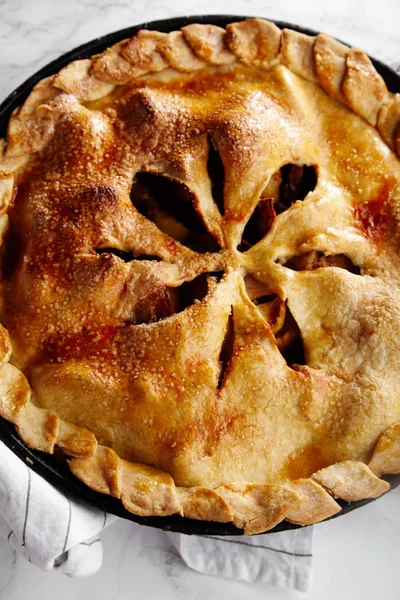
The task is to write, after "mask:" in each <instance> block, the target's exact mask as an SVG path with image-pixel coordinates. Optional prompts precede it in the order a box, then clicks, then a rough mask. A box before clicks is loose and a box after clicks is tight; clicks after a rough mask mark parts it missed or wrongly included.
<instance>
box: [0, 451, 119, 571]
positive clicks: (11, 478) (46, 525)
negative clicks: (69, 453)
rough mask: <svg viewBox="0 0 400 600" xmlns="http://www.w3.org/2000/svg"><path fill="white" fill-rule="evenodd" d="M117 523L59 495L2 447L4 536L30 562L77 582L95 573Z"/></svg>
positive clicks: (0, 523)
mask: <svg viewBox="0 0 400 600" xmlns="http://www.w3.org/2000/svg"><path fill="white" fill-rule="evenodd" d="M116 518H117V517H114V516H113V515H110V514H107V513H105V512H104V511H101V510H98V509H95V508H92V507H91V506H89V505H88V504H86V503H84V502H81V501H79V500H77V499H76V498H70V497H69V496H68V495H67V494H64V493H63V492H61V491H59V490H58V489H56V488H55V487H53V486H52V485H50V484H49V483H48V482H47V481H45V480H44V479H43V478H42V477H40V475H38V474H37V473H35V472H34V471H32V469H30V468H29V467H28V465H26V464H25V463H24V462H23V461H22V460H20V459H19V458H18V457H17V456H16V455H15V454H13V452H11V450H9V449H8V448H7V447H6V446H5V445H4V444H3V443H2V442H0V535H1V536H2V537H4V538H6V539H7V540H8V542H9V543H10V544H11V545H12V546H13V547H14V548H15V550H17V551H18V552H20V553H21V554H22V555H23V556H25V558H26V559H27V560H29V562H32V563H34V564H35V565H38V566H39V567H41V568H42V569H44V570H46V571H48V570H50V569H57V570H58V571H62V572H63V573H65V574H66V575H70V576H71V577H82V576H85V575H91V574H93V573H95V572H96V571H97V570H98V569H99V568H100V566H101V563H102V558H103V551H102V545H101V540H100V537H99V534H100V532H101V531H102V529H104V527H105V526H106V525H107V524H109V523H111V522H112V521H114V520H115V519H116Z"/></svg>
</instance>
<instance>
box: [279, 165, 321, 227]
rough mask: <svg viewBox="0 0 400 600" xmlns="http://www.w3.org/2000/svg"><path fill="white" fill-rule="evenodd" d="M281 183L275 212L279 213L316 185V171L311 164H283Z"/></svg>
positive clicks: (303, 196) (300, 198) (304, 195)
mask: <svg viewBox="0 0 400 600" xmlns="http://www.w3.org/2000/svg"><path fill="white" fill-rule="evenodd" d="M281 179H282V181H281V185H280V188H279V198H278V201H277V203H276V205H275V212H276V214H277V215H279V214H280V213H281V212H283V211H284V210H286V209H288V208H290V207H291V206H292V204H294V203H295V202H296V200H304V198H305V197H306V196H307V194H309V193H310V192H312V191H313V190H314V189H315V186H316V185H317V171H316V169H315V167H314V166H313V165H311V166H307V165H292V164H288V165H284V166H283V167H282V168H281Z"/></svg>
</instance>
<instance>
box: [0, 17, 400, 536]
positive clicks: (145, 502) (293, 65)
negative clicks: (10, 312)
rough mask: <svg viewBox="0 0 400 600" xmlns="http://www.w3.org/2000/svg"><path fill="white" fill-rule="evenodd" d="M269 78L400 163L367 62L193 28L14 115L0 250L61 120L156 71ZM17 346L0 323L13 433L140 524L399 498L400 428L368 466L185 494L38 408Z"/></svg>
mask: <svg viewBox="0 0 400 600" xmlns="http://www.w3.org/2000/svg"><path fill="white" fill-rule="evenodd" d="M236 61H238V62H242V63H243V64H246V65H250V66H255V67H258V68H263V69H269V68H272V67H274V66H276V65H278V64H283V65H285V66H286V67H287V68H289V69H290V70H291V71H293V72H294V73H296V74H297V75H299V76H300V77H303V78H305V79H308V80H310V81H314V82H319V83H320V85H321V86H322V87H323V88H324V90H325V91H326V92H327V93H328V94H329V95H330V96H332V97H333V98H336V99H338V100H340V101H341V102H344V103H345V104H347V106H349V108H351V109H352V110H353V111H354V112H355V113H357V114H358V115H359V116H361V117H362V118H364V119H365V120H366V121H367V122H368V123H369V124H370V125H372V126H374V127H376V128H377V130H378V131H379V133H380V134H381V136H382V138H383V139H384V141H385V142H386V144H387V145H388V146H389V147H390V148H391V149H392V150H394V151H396V152H397V154H398V155H399V156H400V95H399V94H391V93H390V92H389V91H388V90H387V88H386V85H385V83H384V81H383V79H382V78H381V77H380V75H379V74H378V73H377V72H376V70H375V69H374V67H373V65H372V63H371V61H370V60H369V58H368V56H367V55H366V54H365V53H364V52H362V51H360V50H357V49H353V48H348V47H347V46H344V45H343V44H340V43H339V42H337V41H336V40H334V39H333V38H330V37H329V36H326V35H325V34H319V35H317V36H316V37H311V36H307V35H304V34H301V33H297V32H295V31H293V30H290V29H284V30H283V31H281V30H280V29H278V28H277V27H276V26H275V25H274V24H273V23H270V22H268V21H265V20H262V19H256V18H254V19H248V20H246V21H242V22H239V23H233V24H230V25H228V26H227V27H226V30H225V29H222V28H220V27H216V26H214V25H198V24H193V25H188V26H186V27H183V28H182V30H181V31H180V32H171V33H169V34H163V33H160V32H156V31H146V30H143V31H139V32H138V33H137V34H136V36H134V37H133V38H131V39H128V40H123V41H121V42H118V43H117V44H115V45H114V46H112V47H110V48H108V49H107V50H106V51H105V52H103V53H102V54H100V55H97V56H94V57H92V58H89V59H83V60H79V61H75V62H72V63H70V64H69V65H67V66H66V67H64V68H63V69H62V70H61V71H60V72H59V73H58V74H56V75H53V76H51V77H48V78H46V79H44V80H42V81H40V82H39V83H38V84H37V85H36V86H35V87H34V88H33V90H32V92H31V94H30V95H29V96H28V98H27V100H26V101H25V103H24V104H23V106H22V107H20V108H19V109H17V110H16V111H14V113H13V114H12V116H11V119H10V122H9V127H8V135H7V141H6V140H0V244H1V243H2V239H3V236H4V232H5V230H6V228H7V220H8V217H7V215H6V211H7V208H8V206H9V205H10V203H11V201H12V199H13V194H14V178H15V176H16V174H17V173H18V171H19V170H20V169H21V168H22V167H23V166H24V165H25V164H26V162H27V161H28V160H29V158H30V156H31V155H32V154H34V153H36V152H39V151H40V150H42V149H43V148H44V147H45V146H46V144H47V143H48V142H49V140H50V139H51V137H52V135H53V133H54V128H55V124H56V121H57V119H58V117H59V115H60V114H62V113H63V112H64V111H65V110H66V109H68V110H73V107H74V106H76V105H77V104H78V103H84V102H89V101H93V100H98V99H99V98H102V97H104V96H107V95H108V94H110V93H111V92H112V91H113V90H114V88H115V87H116V86H117V85H123V84H125V83H127V82H129V81H131V80H132V79H135V78H136V77H140V76H141V75H144V74H146V73H151V72H159V71H162V70H164V69H167V68H169V69H171V68H172V69H175V70H177V71H181V72H193V71H195V70H198V69H201V68H203V67H205V66H207V65H224V64H232V63H234V62H236ZM10 355H11V344H10V340H9V337H8V334H7V331H6V330H5V329H4V327H2V326H1V325H0V360H1V363H2V364H1V365H0V415H1V416H2V417H3V418H5V419H7V420H8V421H10V422H12V423H14V424H15V426H16V429H17V432H18V434H19V435H20V437H21V438H22V439H23V440H24V441H25V442H26V443H27V444H28V445H29V446H30V447H31V448H34V449H36V450H41V451H43V452H47V453H53V452H54V449H55V448H59V449H60V450H62V451H63V452H64V453H65V455H66V456H68V457H69V460H68V464H69V467H70V469H71V471H72V472H73V473H74V474H75V475H76V476H77V477H78V478H79V479H80V480H81V481H83V482H84V483H85V484H87V485H88V486H89V487H91V488H92V489H94V490H96V491H98V492H101V493H104V494H109V495H111V496H114V497H116V498H120V499H121V501H122V503H123V505H124V506H125V508H126V509H127V510H128V511H130V512H132V513H134V514H136V515H139V516H166V515H171V514H179V515H182V516H186V517H188V518H191V519H201V520H212V521H218V522H222V523H226V522H232V523H233V524H234V525H236V526H237V527H240V528H243V529H244V532H245V534H248V535H251V534H255V533H261V532H263V531H267V530H268V529H271V528H272V527H274V526H275V525H276V524H277V523H279V522H280V521H282V520H283V519H285V518H286V519H287V520H288V521H290V522H293V523H297V524H300V525H309V524H312V523H316V522H319V521H321V520H323V519H326V518H328V517H330V516H332V515H334V514H335V513H337V512H339V511H340V510H341V507H340V505H339V504H338V503H337V502H335V500H334V498H342V499H344V500H349V501H350V500H358V499H361V498H375V497H377V496H379V495H381V494H382V493H384V492H385V491H387V490H388V489H389V487H390V486H389V484H388V483H387V482H386V481H383V480H382V479H379V477H380V476H381V475H382V474H384V473H399V472H400V424H395V425H393V426H391V427H390V428H389V429H388V430H387V431H385V432H384V433H383V434H382V435H381V437H380V439H379V440H378V443H377V445H376V448H375V451H374V453H373V456H372V459H371V462H370V463H369V466H367V465H365V464H364V463H361V462H358V461H344V462H341V463H337V464H334V465H331V466H330V467H327V468H325V469H322V470H320V471H318V472H316V473H314V474H313V475H312V476H311V477H310V478H308V479H299V480H296V481H292V482H287V484H285V485H274V484H266V485H259V484H253V483H243V482H240V483H238V482H237V483H226V484H224V485H221V486H219V487H218V488H216V489H214V490H213V489H210V488H206V487H201V486H197V487H192V488H182V487H178V486H176V485H175V483H174V481H173V479H172V478H171V477H170V476H169V475H168V474H167V473H165V472H163V471H161V470H160V469H156V468H154V467H149V466H146V465H142V464H134V463H131V462H128V461H125V460H122V459H121V458H120V457H118V455H117V454H116V453H115V452H114V451H113V450H112V449H111V448H107V447H104V446H99V445H98V444H97V440H96V438H95V436H94V435H93V434H92V433H91V432H89V431H87V430H86V429H83V428H81V427H77V426H75V425H73V424H71V423H66V422H65V421H63V420H62V419H59V417H58V416H57V415H55V414H53V413H51V412H50V411H48V410H46V409H42V408H38V407H37V406H35V405H34V404H33V403H32V402H31V389H30V386H29V383H28V381H27V380H26V378H25V376H24V375H23V374H22V372H21V371H19V370H18V369H17V368H16V367H14V366H13V365H11V364H9V363H8V360H9V358H10Z"/></svg>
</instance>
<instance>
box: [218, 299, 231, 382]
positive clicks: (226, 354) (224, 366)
mask: <svg viewBox="0 0 400 600" xmlns="http://www.w3.org/2000/svg"><path fill="white" fill-rule="evenodd" d="M234 341H235V330H234V324H233V315H232V311H231V314H230V315H229V318H228V322H227V325H226V331H225V336H224V340H223V342H222V346H221V352H220V354H219V359H218V362H219V378H218V389H221V388H222V386H223V384H224V381H225V375H226V372H227V370H228V367H229V363H230V360H231V358H232V354H233V344H234Z"/></svg>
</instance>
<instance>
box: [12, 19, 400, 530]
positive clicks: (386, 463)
mask: <svg viewBox="0 0 400 600" xmlns="http://www.w3.org/2000/svg"><path fill="white" fill-rule="evenodd" d="M240 63H242V64H240ZM316 82H319V83H320V84H321V86H322V88H323V89H321V87H320V86H316V85H315V83H316ZM117 86H118V87H117ZM124 86H125V87H124ZM324 90H325V91H326V92H327V93H325V91H324ZM329 96H330V97H329ZM335 99H338V100H340V101H341V102H342V103H343V104H344V106H343V105H340V104H339V103H338V102H337V101H336V100H335ZM346 105H347V106H348V107H350V109H352V111H354V112H355V113H356V115H360V116H361V117H363V119H364V120H365V121H367V123H370V124H371V125H375V124H376V126H377V129H378V131H379V132H380V134H381V135H382V137H383V139H384V140H385V141H386V143H387V144H388V145H389V146H390V147H391V148H394V149H396V148H397V150H398V149H399V146H400V132H399V113H400V105H399V101H398V96H397V95H394V96H389V95H388V92H387V90H386V86H385V85H384V83H383V81H382V79H381V78H380V77H379V76H378V75H377V74H376V72H375V70H374V69H373V67H372V65H371V63H370V61H369V59H368V58H367V57H366V55H365V54H364V53H362V52H361V51H359V50H354V49H348V48H347V47H346V46H343V45H342V44H340V43H338V42H336V41H335V40H333V39H332V38H329V36H326V35H323V34H320V35H319V36H317V38H315V39H314V38H312V37H309V36H304V35H303V34H298V33H296V32H293V31H290V30H284V31H283V32H282V33H281V32H280V30H279V29H278V28H277V27H276V26H275V25H273V24H271V23H268V22H266V21H263V20H260V19H250V20H248V21H244V22H241V23H234V24H231V25H228V26H227V30H226V33H225V31H224V30H223V29H221V28H218V27H214V26H211V25H190V26H187V27H185V28H183V30H182V32H172V33H170V34H162V33H159V32H152V31H141V32H139V33H138V34H137V35H136V36H135V37H134V38H132V39H130V40H123V41H122V42H119V43H118V44H116V45H115V46H113V47H112V48H109V49H107V50H106V51H105V52H103V53H102V54H101V55H100V56H96V57H93V58H92V59H85V60H82V61H76V62H74V63H71V64H70V65H68V66H67V67H65V68H64V69H62V70H61V71H60V73H59V74H57V75H55V76H52V77H50V78H47V79H45V80H43V81H42V82H39V84H37V85H36V86H35V88H34V89H33V91H32V93H31V95H30V96H29V97H28V99H27V100H26V102H25V104H24V105H23V106H22V107H21V108H20V109H19V110H17V111H15V112H14V114H13V116H12V118H11V120H10V123H9V129H8V137H7V141H5V140H0V228H1V243H2V244H3V243H5V257H6V263H7V269H8V271H7V269H6V272H5V277H4V281H3V282H2V288H1V289H2V293H1V302H0V309H1V311H0V312H1V320H2V323H3V324H4V325H5V326H6V327H7V329H8V331H9V332H10V335H11V342H12V357H11V361H12V363H13V364H12V365H11V364H8V363H5V364H3V365H2V366H1V367H0V414H1V415H2V416H3V417H4V418H6V419H8V420H10V421H11V422H13V423H15V424H16V426H17V429H18V432H19V434H20V435H21V437H22V438H23V439H24V440H25V441H26V443H28V444H29V445H30V446H31V447H33V448H36V449H39V450H42V451H46V452H53V450H54V448H55V447H58V448H59V449H60V450H62V451H63V452H64V453H65V454H66V455H67V456H68V457H72V459H71V460H70V461H69V464H70V468H71V471H72V472H73V473H74V474H75V475H76V476H77V477H78V478H80V479H81V480H82V481H84V482H85V483H86V484H87V485H89V486H90V487H92V488H93V489H95V490H97V491H99V492H101V493H106V494H110V495H112V496H115V497H117V498H120V499H121V500H122V502H123V504H124V506H125V507H126V508H127V510H130V511H131V512H133V513H135V514H138V515H141V516H149V515H159V516H165V515H170V514H181V515H185V516H187V517H189V518H193V519H207V520H215V521H220V522H229V521H232V522H233V523H234V524H235V525H237V526H238V527H243V528H244V529H245V532H246V533H247V534H252V533H258V532H262V531H265V530H267V529H269V528H271V527H273V526H274V525H275V524H276V523H278V522H279V521H280V520H282V519H284V518H287V519H288V520H290V521H292V522H295V523H299V524H304V525H306V524H310V523H313V522H318V521H320V520H322V519H324V518H327V517H329V516H331V515H333V514H335V513H336V512H337V511H338V510H340V507H339V505H338V504H337V503H336V502H335V501H334V500H333V498H332V495H333V496H335V497H339V498H343V499H345V500H355V499H359V498H364V497H376V496H378V495H380V494H381V493H383V492H384V491H386V489H387V488H388V484H387V483H386V482H384V481H382V480H380V479H378V477H376V475H382V474H384V473H388V472H397V470H398V469H399V467H398V465H399V459H398V454H399V449H398V431H397V428H398V425H396V424H397V423H399V422H400V407H399V405H398V400H397V399H398V397H399V393H400V389H399V383H398V380H397V372H398V369H399V368H400V365H399V356H400V348H399V346H398V342H397V340H398V339H400V338H399V336H396V335H393V332H396V331H399V332H400V314H399V310H398V308H397V307H398V306H400V297H399V292H398V285H399V283H400V272H399V269H398V259H397V257H398V252H399V247H398V239H399V236H398V231H399V229H398V228H399V225H398V223H399V218H398V215H399V214H400V209H399V206H400V192H399V190H400V168H399V164H398V160H397V159H396V158H395V156H394V155H393V154H392V153H390V152H389V151H388V149H387V147H385V146H384V145H383V144H382V141H381V139H380V138H379V137H378V135H377V133H376V132H375V131H374V130H373V129H372V128H371V127H370V126H369V125H368V124H367V123H365V122H363V121H361V119H359V118H358V117H357V116H356V115H355V114H353V112H351V111H350V110H348V108H347V107H346ZM287 140H290V144H288V143H287ZM211 147H214V148H215V149H216V150H215V151H216V152H217V153H219V155H220V159H221V162H222V164H223V168H224V206H223V207H221V206H220V205H218V206H217V202H216V201H215V192H216V190H215V181H214V180H213V179H212V177H210V171H209V169H210V165H209V155H210V153H211ZM355 149H356V151H354V150H355ZM290 164H294V165H299V164H304V165H307V166H308V167H309V168H310V167H311V165H315V166H316V169H317V175H318V182H317V185H316V187H315V189H314V190H313V191H311V192H310V193H309V194H308V195H307V196H306V198H304V201H301V200H299V199H297V202H294V204H293V206H290V207H283V208H284V209H285V208H286V210H284V209H282V206H279V202H278V199H279V195H280V193H281V190H282V186H283V185H284V182H283V176H282V174H281V171H280V168H281V167H282V166H283V165H290ZM382 165H385V167H384V168H382ZM143 172H145V173H147V174H148V173H152V174H153V176H155V174H156V175H158V176H163V177H164V178H165V179H164V185H167V182H166V180H168V181H169V182H171V181H173V182H175V183H177V184H178V185H180V186H181V187H180V188H179V189H180V192H179V193H180V194H181V196H179V195H178V197H177V198H176V199H175V200H174V201H175V202H181V203H182V202H188V197H190V198H191V200H190V202H191V203H192V204H193V207H194V216H193V215H192V216H191V217H190V218H191V219H192V221H191V222H189V224H188V223H186V224H185V225H183V224H182V223H179V221H177V220H176V219H174V218H172V217H171V215H168V214H166V212H165V211H164V212H163V210H160V208H155V205H154V202H155V201H154V198H153V200H150V202H151V201H152V202H153V204H152V205H151V206H152V208H151V210H150V212H146V210H147V211H149V208H148V207H147V208H146V207H145V208H143V206H141V205H140V201H141V199H143V198H142V197H141V194H143V193H145V194H149V193H150V192H149V191H148V190H147V191H146V192H143V190H142V192H140V185H144V184H143V183H141V180H142V179H143ZM282 173H283V171H282ZM332 174H334V176H333V175H332ZM146 177H148V175H146ZM132 182H133V188H134V190H135V189H136V193H137V194H138V196H135V195H133V196H132V200H131V198H130V192H131V188H132ZM153 184H154V181H153ZM135 186H136V187H135ZM260 198H261V199H262V200H263V202H264V207H269V208H268V210H269V213H268V214H269V215H271V214H274V215H275V214H276V213H278V216H276V217H275V216H274V218H273V223H272V225H271V227H270V230H269V231H268V232H267V234H266V235H265V234H264V236H263V237H262V239H261V240H260V241H259V243H257V244H255V245H253V246H252V247H251V248H250V249H249V250H248V251H247V252H245V253H243V252H241V251H240V252H239V251H238V250H237V248H238V246H239V244H240V243H241V239H242V235H243V236H244V235H245V234H244V233H243V232H244V229H245V226H246V223H249V222H250V218H251V215H252V213H253V211H254V209H255V208H256V207H257V206H258V203H259V200H260ZM132 202H133V204H132ZM135 202H139V205H136V204H135ZM186 207H187V204H186ZM6 211H8V214H5V212H6ZM151 211H153V212H151ZM279 211H281V213H280V214H279ZM2 213H4V214H2ZM142 213H144V214H142ZM150 216H151V218H149V217H150ZM196 218H197V219H199V218H200V220H201V222H202V225H201V227H202V229H201V231H202V233H201V236H200V238H201V240H202V243H203V242H204V240H205V239H206V238H207V236H208V238H207V239H208V242H207V243H209V244H210V248H209V251H208V252H205V253H203V254H202V253H199V252H197V249H196V248H195V245H194V246H193V242H192V241H190V240H189V241H188V236H189V235H190V234H191V228H192V223H193V219H196ZM152 221H153V222H152ZM189 221H190V219H189ZM294 222H295V223H296V226H295V227H293V223H294ZM7 232H8V233H9V234H10V235H8V233H7ZM21 240H23V241H24V243H23V244H22V245H21V244H20V241H21ZM204 243H205V242H204ZM191 244H192V247H189V246H190V245H191ZM218 246H219V247H220V249H219V250H218ZM110 249H111V250H110ZM13 253H14V254H15V258H14V259H13V260H11V258H10V257H11V254H13ZM118 253H120V254H121V253H122V256H124V255H125V256H126V257H128V258H127V259H126V262H124V260H122V259H121V258H119V254H118ZM320 254H322V258H321V257H320V256H319V255H320ZM300 255H303V258H302V257H301V256H300ZM296 257H297V258H296ZM335 257H339V258H335ZM139 259H140V260H139ZM142 259H144V260H142ZM155 259H157V260H155ZM296 265H297V267H296ZM357 267H359V268H360V269H361V273H362V275H364V277H363V276H361V277H360V276H358V275H356V274H355V272H356V270H357ZM349 271H350V272H349ZM221 272H224V273H225V274H224V276H223V277H222V278H221ZM197 278H200V280H201V281H202V283H199V282H197V283H196V284H192V282H194V281H196V279H197ZM191 285H194V288H195V289H196V293H197V292H198V294H197V295H198V296H200V297H197V296H196V294H194V297H193V298H192V299H191V300H190V301H189V305H188V306H187V304H186V305H185V304H184V301H186V300H185V296H184V295H183V296H182V295H181V294H182V293H183V292H182V291H181V289H180V288H181V286H182V287H183V289H185V286H187V287H186V289H190V286H191ZM200 288H201V289H202V290H203V291H202V293H200V292H199V290H200ZM186 293H187V292H185V294H186ZM273 294H275V295H277V296H275V297H273ZM321 299H322V301H321ZM182 304H183V306H182ZM299 332H300V333H299ZM300 334H301V338H302V340H303V344H304V350H305V357H306V362H307V364H306V365H297V366H296V365H292V366H290V365H288V364H287V362H286V360H285V358H284V355H283V354H282V353H285V351H286V350H287V349H288V347H289V346H290V344H292V343H293V341H294V340H295V339H298V337H299V335H300ZM0 350H1V353H2V357H3V360H4V361H7V360H8V359H9V358H10V354H11V345H10V342H9V339H8V334H7V332H6V330H5V328H4V327H2V328H1V329H0ZM382 357H385V360H383V358H382ZM19 369H21V370H19ZM23 373H24V374H23ZM25 375H26V377H27V378H28V379H29V383H28V380H27V378H26V377H25ZM31 388H32V390H31ZM243 398H246V403H243V401H242V399H243ZM283 406H284V408H285V410H284V414H285V419H282V414H283V409H282V407H283ZM166 407H167V409H166ZM288 419H289V420H290V424H291V427H290V430H289V431H288V428H287V422H288ZM385 430H386V433H383V435H382V432H384V431H385ZM380 436H381V437H380ZM379 437H380V441H379V442H378V444H377V446H376V449H375V451H374V454H373V457H372V459H371V462H370V464H369V467H370V468H368V467H367V466H366V464H364V463H366V462H368V460H369V459H370V456H371V454H372V452H373V450H374V446H375V444H376V440H377V439H378V438H379ZM274 440H279V444H276V443H274ZM98 443H99V445H98ZM146 463H147V464H152V465H154V466H153V467H150V466H145V464H146ZM373 472H375V475H374V473H373ZM167 473H169V474H167ZM232 482H235V483H232ZM317 482H318V483H317Z"/></svg>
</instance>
